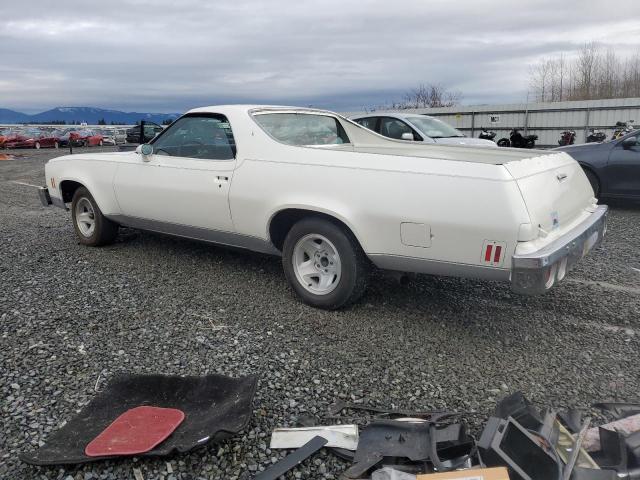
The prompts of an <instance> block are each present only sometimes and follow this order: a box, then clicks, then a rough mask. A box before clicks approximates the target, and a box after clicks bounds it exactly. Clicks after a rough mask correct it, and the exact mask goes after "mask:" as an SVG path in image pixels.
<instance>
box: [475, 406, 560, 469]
mask: <svg viewBox="0 0 640 480" xmlns="http://www.w3.org/2000/svg"><path fill="white" fill-rule="evenodd" d="M521 418H522V416H521ZM546 444H547V441H546V440H545V439H543V438H542V437H541V436H539V435H535V434H533V433H531V432H530V431H529V430H527V429H526V428H524V426H523V425H521V424H520V423H519V422H517V421H516V420H514V419H513V418H512V417H509V418H508V419H506V420H503V419H501V418H497V417H491V418H490V419H489V421H488V422H487V425H486V427H485V429H484V431H483V432H482V435H481V437H480V440H479V441H478V450H479V451H480V456H481V458H482V460H483V461H484V463H485V464H486V465H487V466H490V467H493V466H505V467H507V468H508V469H509V475H510V479H511V480H552V479H559V478H561V476H562V465H561V462H560V461H559V459H558V458H557V455H554V453H555V452H554V451H552V450H551V449H550V448H549V449H547V448H545V445H546Z"/></svg>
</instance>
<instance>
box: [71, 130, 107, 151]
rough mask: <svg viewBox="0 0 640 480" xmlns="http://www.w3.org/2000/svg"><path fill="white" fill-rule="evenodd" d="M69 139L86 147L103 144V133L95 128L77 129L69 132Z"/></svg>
mask: <svg viewBox="0 0 640 480" xmlns="http://www.w3.org/2000/svg"><path fill="white" fill-rule="evenodd" d="M69 139H70V140H71V142H72V143H73V144H74V145H76V144H78V145H82V146H84V147H98V146H100V147H101V146H102V135H100V134H99V133H96V132H94V131H93V130H86V129H85V130H76V131H75V132H71V133H70V134H69Z"/></svg>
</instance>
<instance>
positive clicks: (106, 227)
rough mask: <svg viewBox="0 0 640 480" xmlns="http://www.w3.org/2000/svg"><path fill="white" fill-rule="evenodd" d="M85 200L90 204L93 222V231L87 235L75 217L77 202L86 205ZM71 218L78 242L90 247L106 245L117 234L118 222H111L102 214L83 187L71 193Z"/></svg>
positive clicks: (77, 207)
mask: <svg viewBox="0 0 640 480" xmlns="http://www.w3.org/2000/svg"><path fill="white" fill-rule="evenodd" d="M86 201H88V202H89V203H90V204H91V208H92V209H93V217H92V218H93V220H94V222H95V225H94V228H93V231H92V232H91V234H89V235H87V234H85V233H83V230H82V228H81V227H80V226H79V225H78V218H77V212H78V210H79V206H78V204H79V203H81V204H84V205H86V203H85V202H86ZM71 218H72V221H73V229H74V230H75V231H76V235H77V237H78V240H80V243H81V244H83V245H87V246H90V247H99V246H101V245H108V244H109V243H113V241H114V240H115V238H116V236H117V235H118V224H117V223H115V222H112V221H111V220H109V219H108V218H107V217H105V216H104V215H103V214H102V212H101V211H100V208H99V207H98V204H97V203H96V201H95V200H94V199H93V196H91V194H90V193H89V190H87V189H86V188H85V187H80V188H78V189H77V190H76V191H75V193H74V194H73V199H72V200H71Z"/></svg>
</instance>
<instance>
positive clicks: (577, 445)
mask: <svg viewBox="0 0 640 480" xmlns="http://www.w3.org/2000/svg"><path fill="white" fill-rule="evenodd" d="M589 425H591V419H590V418H587V419H586V420H585V421H584V423H583V424H582V428H581V429H580V432H579V433H578V435H577V436H576V440H575V442H574V444H573V447H572V449H571V455H569V459H568V460H567V464H566V465H565V467H564V470H563V472H562V480H570V479H571V474H572V473H573V468H574V467H575V466H576V462H577V460H578V456H579V455H580V451H581V449H582V442H583V441H584V437H585V435H586V434H587V430H588V428H589Z"/></svg>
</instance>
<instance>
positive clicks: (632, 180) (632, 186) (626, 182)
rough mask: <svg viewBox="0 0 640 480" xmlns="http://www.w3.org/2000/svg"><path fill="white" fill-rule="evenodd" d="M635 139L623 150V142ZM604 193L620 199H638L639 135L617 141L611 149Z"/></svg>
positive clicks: (639, 176) (639, 192)
mask: <svg viewBox="0 0 640 480" xmlns="http://www.w3.org/2000/svg"><path fill="white" fill-rule="evenodd" d="M628 138H635V139H636V144H635V145H633V146H629V147H627V148H625V147H624V146H623V141H625V140H626V139H628ZM603 180H604V182H603V183H604V192H606V193H607V194H609V195H615V196H621V197H640V133H637V132H636V134H635V135H632V136H628V137H625V139H623V140H619V141H618V142H617V144H616V145H615V146H614V147H613V148H612V149H611V153H610V154H609V161H608V163H607V166H606V168H605V174H604V179H603Z"/></svg>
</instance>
